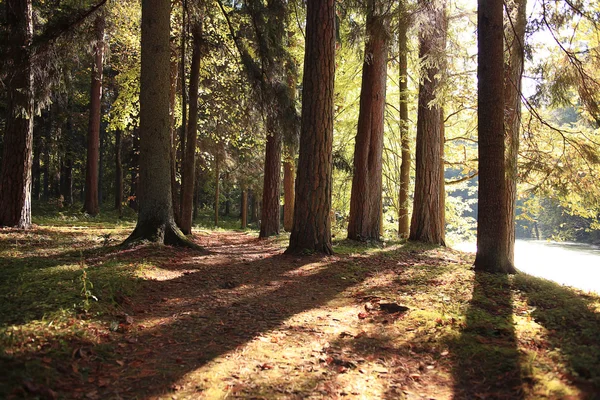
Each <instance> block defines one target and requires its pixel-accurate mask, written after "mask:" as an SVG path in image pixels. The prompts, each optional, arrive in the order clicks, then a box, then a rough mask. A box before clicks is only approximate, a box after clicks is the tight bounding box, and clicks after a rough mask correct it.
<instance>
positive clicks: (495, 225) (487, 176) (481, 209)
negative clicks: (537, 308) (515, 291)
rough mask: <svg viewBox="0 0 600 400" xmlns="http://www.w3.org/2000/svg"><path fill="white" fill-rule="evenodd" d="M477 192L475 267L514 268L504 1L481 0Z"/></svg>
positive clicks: (490, 269) (502, 270) (503, 270)
mask: <svg viewBox="0 0 600 400" xmlns="http://www.w3.org/2000/svg"><path fill="white" fill-rule="evenodd" d="M477 4H478V7H477V44H478V56H477V64H478V65H477V76H478V83H477V92H478V100H477V110H478V111H477V117H478V132H479V139H478V142H479V146H478V155H479V194H478V214H477V254H476V256H475V270H478V271H487V272H496V273H514V272H516V270H515V268H514V266H513V265H512V263H511V262H510V260H509V258H508V245H507V244H508V229H507V227H508V223H507V220H508V218H507V215H508V214H507V209H506V202H505V199H506V194H505V192H506V178H505V160H504V115H503V114H504V80H503V79H502V77H503V76H504V68H503V67H504V53H503V51H504V46H503V44H504V43H503V26H502V22H503V1H502V0H478V3H477Z"/></svg>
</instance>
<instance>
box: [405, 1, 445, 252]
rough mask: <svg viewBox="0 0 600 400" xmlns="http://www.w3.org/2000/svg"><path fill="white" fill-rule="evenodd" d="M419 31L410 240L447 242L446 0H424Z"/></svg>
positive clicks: (443, 243)
mask: <svg viewBox="0 0 600 400" xmlns="http://www.w3.org/2000/svg"><path fill="white" fill-rule="evenodd" d="M423 12H424V14H425V15H424V17H425V18H424V21H426V22H425V23H422V24H421V33H420V35H419V58H420V59H421V62H422V64H423V69H422V76H421V81H420V86H419V105H418V117H417V149H416V154H415V161H416V177H415V195H414V203H413V214H412V219H411V225H410V237H409V239H410V240H417V241H421V242H425V243H433V244H438V245H442V246H443V245H445V216H444V211H445V201H444V198H445V193H444V127H443V125H444V119H443V115H442V114H443V113H442V107H441V105H440V101H439V97H440V95H439V91H440V89H441V83H442V79H443V75H444V73H445V60H444V58H445V49H446V35H447V33H446V32H447V19H446V6H445V4H444V1H443V0H441V1H440V0H437V1H432V2H423Z"/></svg>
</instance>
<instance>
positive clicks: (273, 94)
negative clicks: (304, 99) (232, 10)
mask: <svg viewBox="0 0 600 400" xmlns="http://www.w3.org/2000/svg"><path fill="white" fill-rule="evenodd" d="M245 4H246V10H247V12H248V14H249V16H250V21H251V24H252V26H251V27H249V29H248V30H249V31H251V32H254V38H253V43H254V46H255V48H253V49H250V48H249V47H248V41H245V40H243V38H242V37H241V35H242V34H243V32H242V30H240V32H238V33H236V32H235V29H234V28H233V25H232V23H231V21H230V19H229V15H228V14H227V12H226V11H225V8H224V6H223V4H222V2H219V5H220V7H221V10H222V12H223V14H224V15H225V17H226V18H227V22H228V26H229V30H230V32H231V35H232V37H233V39H234V41H235V44H236V46H237V48H238V51H239V53H240V55H241V60H242V64H243V65H244V69H245V71H246V74H247V75H248V77H249V79H250V80H251V82H252V83H254V84H255V85H256V86H257V87H258V88H259V89H260V90H258V91H256V94H257V95H258V99H257V100H258V103H259V104H260V106H261V108H262V111H263V114H264V115H265V121H266V123H265V125H266V133H267V143H266V147H265V162H264V183H263V196H262V207H261V221H260V233H259V237H261V238H266V237H269V236H273V235H278V234H279V228H280V227H279V224H280V207H279V206H280V201H279V200H280V196H281V154H282V139H283V135H284V134H296V133H297V120H298V118H297V114H296V109H295V104H294V101H295V98H294V91H293V90H292V89H291V88H290V83H289V81H290V79H289V75H288V76H286V75H287V74H286V64H294V61H293V59H292V58H291V57H290V55H289V52H288V49H287V47H286V46H285V42H284V39H285V38H286V37H287V34H286V33H287V32H286V18H287V14H288V3H287V2H286V1H284V0H273V1H268V2H267V4H266V5H265V4H264V2H263V1H259V0H250V1H248V2H247V3H245ZM253 55H255V56H253ZM286 78H287V79H286ZM291 81H292V82H293V80H291Z"/></svg>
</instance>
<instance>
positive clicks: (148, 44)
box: [124, 0, 193, 246]
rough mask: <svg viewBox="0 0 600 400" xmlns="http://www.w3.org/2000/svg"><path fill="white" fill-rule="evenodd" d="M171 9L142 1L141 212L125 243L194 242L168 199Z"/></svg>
mask: <svg viewBox="0 0 600 400" xmlns="http://www.w3.org/2000/svg"><path fill="white" fill-rule="evenodd" d="M170 10H171V2H170V1H169V0H143V1H142V66H141V88H140V155H139V160H140V176H139V188H138V194H139V213H138V220H137V225H136V227H135V229H134V231H133V232H132V233H131V235H130V236H129V238H127V240H126V241H125V243H124V244H126V245H129V244H134V243H136V242H139V241H142V240H148V241H151V242H157V243H164V244H173V245H187V246H193V245H192V243H191V242H189V241H188V240H187V239H186V238H185V236H184V235H183V233H182V232H181V231H180V230H179V228H178V227H177V226H176V225H175V221H174V219H173V208H172V199H171V173H170V148H171V147H170V143H171V139H170V131H169V122H170V118H169V86H170V73H169V69H170V43H169V36H170V29H169V23H170Z"/></svg>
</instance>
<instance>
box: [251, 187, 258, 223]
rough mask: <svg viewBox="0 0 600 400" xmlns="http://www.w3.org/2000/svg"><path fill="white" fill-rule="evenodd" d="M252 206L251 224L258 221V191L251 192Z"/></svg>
mask: <svg viewBox="0 0 600 400" xmlns="http://www.w3.org/2000/svg"><path fill="white" fill-rule="evenodd" d="M250 198H251V200H252V201H251V205H250V222H256V221H258V203H259V201H258V198H257V196H256V191H255V190H252V192H251V197H250Z"/></svg>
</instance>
